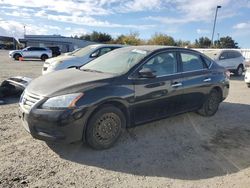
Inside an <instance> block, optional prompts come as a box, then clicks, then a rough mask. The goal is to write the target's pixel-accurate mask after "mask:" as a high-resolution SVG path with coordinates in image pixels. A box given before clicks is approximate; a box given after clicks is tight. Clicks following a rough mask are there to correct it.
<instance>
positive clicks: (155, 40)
mask: <svg viewBox="0 0 250 188" xmlns="http://www.w3.org/2000/svg"><path fill="white" fill-rule="evenodd" d="M148 44H150V45H165V46H174V45H175V41H174V39H173V37H171V36H168V35H166V34H162V33H155V34H154V35H153V36H152V37H151V39H150V40H149V41H148Z"/></svg>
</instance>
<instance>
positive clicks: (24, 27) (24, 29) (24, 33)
mask: <svg viewBox="0 0 250 188" xmlns="http://www.w3.org/2000/svg"><path fill="white" fill-rule="evenodd" d="M25 35H26V26H25V25H23V38H25Z"/></svg>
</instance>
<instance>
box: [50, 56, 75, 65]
mask: <svg viewBox="0 0 250 188" xmlns="http://www.w3.org/2000/svg"><path fill="white" fill-rule="evenodd" d="M66 60H74V61H79V57H75V56H70V55H65V56H64V55H62V56H58V57H53V58H50V59H47V60H46V62H47V63H54V62H60V61H66Z"/></svg>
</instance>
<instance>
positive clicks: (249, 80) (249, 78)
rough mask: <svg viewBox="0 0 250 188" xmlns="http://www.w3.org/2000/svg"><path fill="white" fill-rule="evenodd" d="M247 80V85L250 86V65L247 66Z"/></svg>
mask: <svg viewBox="0 0 250 188" xmlns="http://www.w3.org/2000/svg"><path fill="white" fill-rule="evenodd" d="M245 82H246V84H247V87H249V88H250V67H249V68H247V70H246V73H245Z"/></svg>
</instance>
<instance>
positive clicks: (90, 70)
mask: <svg viewBox="0 0 250 188" xmlns="http://www.w3.org/2000/svg"><path fill="white" fill-rule="evenodd" d="M80 70H81V71H86V72H98V73H103V72H102V71H98V70H93V69H80Z"/></svg>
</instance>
